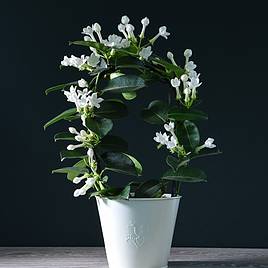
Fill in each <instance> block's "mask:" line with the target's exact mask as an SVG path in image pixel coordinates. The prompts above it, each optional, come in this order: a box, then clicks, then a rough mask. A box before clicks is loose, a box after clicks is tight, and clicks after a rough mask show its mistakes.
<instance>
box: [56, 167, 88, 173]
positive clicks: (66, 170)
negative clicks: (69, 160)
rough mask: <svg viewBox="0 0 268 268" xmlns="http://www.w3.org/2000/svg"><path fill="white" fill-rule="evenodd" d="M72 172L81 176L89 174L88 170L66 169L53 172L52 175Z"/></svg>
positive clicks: (79, 168)
mask: <svg viewBox="0 0 268 268" xmlns="http://www.w3.org/2000/svg"><path fill="white" fill-rule="evenodd" d="M70 172H76V173H77V175H80V174H84V173H86V172H87V173H88V172H89V171H88V169H87V168H81V167H64V168H59V169H55V170H52V174H54V173H70Z"/></svg>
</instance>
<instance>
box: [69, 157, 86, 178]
mask: <svg viewBox="0 0 268 268" xmlns="http://www.w3.org/2000/svg"><path fill="white" fill-rule="evenodd" d="M73 167H75V168H81V169H83V168H86V163H85V159H81V160H80V161H78V162H77V163H76V164H74V165H73ZM78 172H79V171H75V170H72V171H70V172H68V174H67V179H68V180H70V181H73V179H74V178H75V177H77V176H79V175H80V174H81V173H78Z"/></svg>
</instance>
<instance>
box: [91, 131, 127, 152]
mask: <svg viewBox="0 0 268 268" xmlns="http://www.w3.org/2000/svg"><path fill="white" fill-rule="evenodd" d="M127 149H128V144H127V142H126V141H125V140H123V139H122V138H120V137H117V136H113V135H107V136H105V137H103V138H102V139H101V141H100V143H99V144H98V145H97V147H96V150H98V151H100V153H104V152H108V151H110V152H126V151H127Z"/></svg>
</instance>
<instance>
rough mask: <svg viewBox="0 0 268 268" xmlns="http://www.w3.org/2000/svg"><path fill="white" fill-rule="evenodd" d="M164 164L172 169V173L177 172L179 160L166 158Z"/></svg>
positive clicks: (169, 156) (170, 156)
mask: <svg viewBox="0 0 268 268" xmlns="http://www.w3.org/2000/svg"><path fill="white" fill-rule="evenodd" d="M166 162H167V164H168V165H169V166H170V167H171V168H172V170H173V171H176V170H177V168H178V166H179V163H180V161H179V159H178V158H176V157H174V156H172V155H168V156H167V158H166Z"/></svg>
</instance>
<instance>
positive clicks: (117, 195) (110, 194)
mask: <svg viewBox="0 0 268 268" xmlns="http://www.w3.org/2000/svg"><path fill="white" fill-rule="evenodd" d="M129 194H130V186H129V185H127V186H126V187H125V188H112V187H109V188H105V189H103V190H100V191H97V192H93V193H91V194H90V197H89V198H92V197H94V196H102V197H107V198H110V199H128V198H129Z"/></svg>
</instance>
